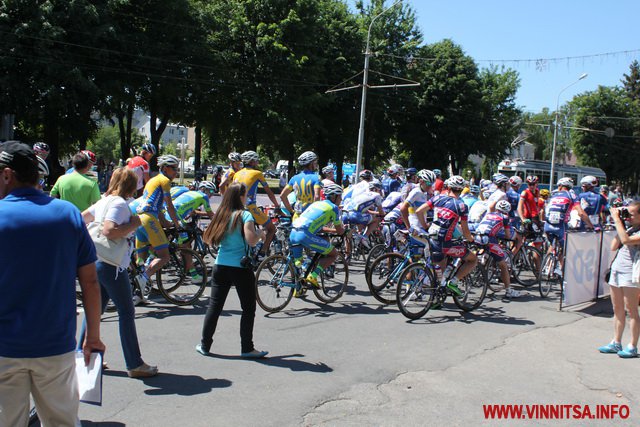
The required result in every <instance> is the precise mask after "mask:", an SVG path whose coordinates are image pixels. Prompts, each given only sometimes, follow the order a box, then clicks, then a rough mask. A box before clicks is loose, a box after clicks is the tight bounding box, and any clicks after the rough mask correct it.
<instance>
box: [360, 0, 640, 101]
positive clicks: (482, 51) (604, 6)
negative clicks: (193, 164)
mask: <svg viewBox="0 0 640 427" xmlns="http://www.w3.org/2000/svg"><path fill="white" fill-rule="evenodd" d="M404 2H405V3H408V4H410V5H411V7H412V8H413V9H414V10H415V12H416V15H417V18H418V26H419V28H420V30H421V31H422V34H423V37H424V41H425V43H434V42H437V41H440V40H442V39H445V38H449V39H452V40H453V41H454V42H455V43H456V44H458V45H459V46H461V47H462V49H463V50H464V51H465V53H466V54H467V55H469V56H471V57H472V58H473V59H474V60H475V61H476V63H477V64H478V66H480V67H487V66H490V65H491V64H495V65H497V66H499V67H500V66H502V65H504V66H506V67H509V68H512V69H514V70H516V71H517V72H518V73H519V75H520V88H519V90H518V93H517V96H516V103H517V105H518V106H520V107H522V108H523V110H525V111H531V112H538V111H540V110H542V108H544V107H549V108H550V109H551V110H555V107H556V102H557V100H558V97H560V105H562V104H564V103H565V102H567V101H569V100H571V98H572V97H573V96H574V95H576V94H579V93H583V92H586V91H594V90H596V89H597V88H598V86H616V85H621V83H620V80H621V79H622V78H623V74H625V73H628V72H629V64H631V62H632V61H633V60H634V59H635V60H638V61H639V62H640V24H639V23H638V17H639V16H640V1H639V0H633V1H632V0H613V1H596V0H582V1H577V0H555V1H551V0H537V1H533V2H529V1H527V2H524V1H519V0H486V1H484V2H480V1H477V0H476V1H470V0H404ZM351 4H353V3H352V2H351ZM386 4H388V5H391V4H393V1H391V0H387V1H386ZM382 19H383V18H382V17H381V18H379V20H382ZM620 51H632V52H629V53H615V54H614V53H613V52H620ZM607 53H610V54H609V55H600V56H591V55H599V54H607ZM568 57H581V58H575V59H566V58H568ZM552 58H562V59H552ZM513 59H521V60H526V59H532V61H522V62H519V63H514V62H510V61H506V62H504V61H502V60H513ZM536 59H546V61H540V63H539V64H538V65H537V63H536ZM487 60H497V61H493V62H489V61H487ZM539 65H541V66H539ZM583 73H587V74H588V76H587V77H586V78H585V79H583V80H581V81H579V82H578V83H576V84H575V85H573V86H571V87H570V88H568V89H566V90H565V91H563V92H562V93H561V91H562V90H563V89H564V88H565V87H567V86H568V85H570V84H572V83H573V82H575V81H576V80H578V78H579V77H580V76H581V75H582V74H583Z"/></svg>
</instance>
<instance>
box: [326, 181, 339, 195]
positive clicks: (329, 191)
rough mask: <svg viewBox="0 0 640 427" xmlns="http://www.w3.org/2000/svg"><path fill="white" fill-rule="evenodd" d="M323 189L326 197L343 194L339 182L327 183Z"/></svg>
mask: <svg viewBox="0 0 640 427" xmlns="http://www.w3.org/2000/svg"><path fill="white" fill-rule="evenodd" d="M322 191H323V192H324V195H325V196H326V197H329V196H341V195H342V187H340V186H339V185H338V184H333V183H332V184H327V185H325V186H324V187H323V188H322Z"/></svg>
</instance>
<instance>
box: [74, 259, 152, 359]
mask: <svg viewBox="0 0 640 427" xmlns="http://www.w3.org/2000/svg"><path fill="white" fill-rule="evenodd" d="M96 270H97V271H98V281H99V282H100V293H101V294H102V313H104V309H105V307H106V306H107V303H108V302H109V299H111V300H112V301H113V304H114V305H115V306H116V310H117V311H118V325H119V327H120V344H121V345H122V353H123V354H124V362H125V364H126V365H127V369H128V370H131V369H135V368H137V367H138V366H140V365H142V364H143V363H144V362H143V361H142V356H141V355H140V345H139V344H138V333H137V332H136V324H135V307H134V306H133V299H132V293H131V283H130V282H129V275H128V274H127V272H126V271H122V272H118V271H117V270H118V267H114V266H113V265H110V264H107V263H105V262H102V261H97V262H96ZM116 273H117V275H118V277H117V278H116ZM85 330H86V323H85V322H84V321H83V322H82V329H81V330H80V339H79V340H78V348H79V349H80V348H82V344H83V342H84V336H85Z"/></svg>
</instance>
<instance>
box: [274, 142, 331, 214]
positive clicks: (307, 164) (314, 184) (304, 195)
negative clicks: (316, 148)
mask: <svg viewBox="0 0 640 427" xmlns="http://www.w3.org/2000/svg"><path fill="white" fill-rule="evenodd" d="M298 164H300V166H301V167H302V168H303V169H302V172H300V173H299V174H297V175H294V176H293V177H292V178H291V179H290V180H289V183H288V184H287V186H286V187H284V190H282V193H280V199H281V200H282V203H283V204H284V206H285V207H286V208H287V210H288V211H289V212H295V214H294V219H295V218H297V217H298V216H299V215H300V214H301V213H302V212H304V211H305V209H307V208H308V207H309V206H310V205H311V204H312V203H313V202H317V201H318V200H320V190H321V188H322V183H321V181H320V176H318V173H317V172H316V169H317V168H318V156H316V154H315V153H314V152H313V151H305V152H304V153H302V154H301V155H300V157H298ZM292 191H293V192H294V193H295V195H296V203H295V206H293V207H292V206H291V203H289V200H288V198H287V196H289V194H290V193H291V192H292Z"/></svg>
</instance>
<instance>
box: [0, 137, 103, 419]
mask: <svg viewBox="0 0 640 427" xmlns="http://www.w3.org/2000/svg"><path fill="white" fill-rule="evenodd" d="M37 183H38V161H37V159H36V156H35V154H34V152H33V150H32V149H31V148H29V147H28V146H27V145H25V144H22V143H19V142H15V141H11V142H7V143H5V144H4V145H2V146H0V199H2V200H0V212H2V215H0V264H1V265H2V268H1V269H0V295H2V298H0V425H1V426H26V425H27V423H28V418H29V406H30V401H29V394H31V395H32V396H33V399H34V402H35V405H36V409H37V411H38V416H39V417H40V419H41V421H42V423H43V425H47V426H53V425H55V426H74V425H76V422H77V417H78V404H79V401H78V385H77V380H76V374H75V351H74V349H75V344H76V342H75V334H76V301H75V289H76V282H75V278H76V276H77V277H78V279H79V282H80V286H81V288H82V295H83V304H84V311H85V313H86V315H87V325H88V328H87V335H86V339H85V343H84V347H83V352H84V358H85V361H86V362H87V363H88V361H89V357H90V354H91V352H92V351H104V349H105V347H104V344H103V343H102V342H101V341H100V287H99V285H98V280H97V277H96V268H95V263H94V262H95V260H96V254H95V248H94V245H93V243H92V241H91V238H90V237H89V233H88V232H87V229H86V228H85V226H84V223H83V222H82V217H81V216H80V212H79V211H78V210H77V209H76V208H75V207H73V206H72V205H71V204H70V203H68V202H63V201H60V200H55V199H52V198H50V197H49V196H47V195H45V194H44V193H42V192H41V191H39V190H37V189H36V188H35V187H36V185H37ZM34 260H37V262H36V264H34ZM34 265H35V266H36V268H34Z"/></svg>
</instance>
